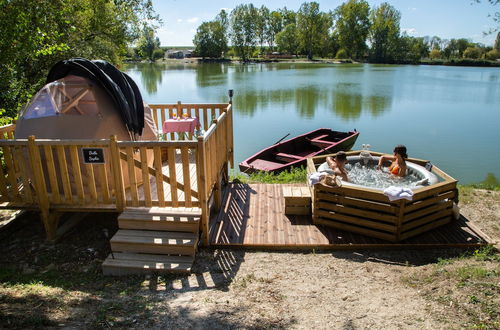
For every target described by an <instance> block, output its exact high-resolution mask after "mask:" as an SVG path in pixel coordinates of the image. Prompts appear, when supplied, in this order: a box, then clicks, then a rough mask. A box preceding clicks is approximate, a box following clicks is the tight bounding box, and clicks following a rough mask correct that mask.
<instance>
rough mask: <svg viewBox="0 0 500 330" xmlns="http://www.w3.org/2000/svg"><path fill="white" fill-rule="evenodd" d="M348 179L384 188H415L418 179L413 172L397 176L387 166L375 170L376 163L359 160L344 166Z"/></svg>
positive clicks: (362, 184)
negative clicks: (363, 162)
mask: <svg viewBox="0 0 500 330" xmlns="http://www.w3.org/2000/svg"><path fill="white" fill-rule="evenodd" d="M345 169H346V170H347V176H348V178H349V181H350V182H352V183H355V184H359V185H361V186H365V187H372V188H379V189H385V188H388V187H390V186H395V187H402V188H415V187H416V186H417V182H418V181H419V180H420V178H419V177H417V176H416V175H414V174H411V173H410V174H407V175H406V176H404V177H398V176H395V175H392V174H391V173H389V170H388V168H387V167H383V168H382V170H377V167H376V164H374V163H373V162H372V163H371V164H367V165H364V164H362V163H361V162H356V163H354V164H351V163H348V164H346V166H345Z"/></svg>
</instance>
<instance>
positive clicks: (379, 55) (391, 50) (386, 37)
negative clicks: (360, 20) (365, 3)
mask: <svg viewBox="0 0 500 330" xmlns="http://www.w3.org/2000/svg"><path fill="white" fill-rule="evenodd" d="M400 20H401V14H400V12H399V11H398V10H396V8H394V7H393V6H391V5H390V4H388V3H387V2H384V3H382V4H381V5H380V6H378V7H376V8H374V9H373V10H372V11H371V13H370V22H371V26H370V32H369V40H370V43H371V48H370V60H371V61H373V62H377V63H390V62H393V61H394V60H395V59H396V57H397V56H398V51H399V49H398V48H399V31H400V27H399V22H400Z"/></svg>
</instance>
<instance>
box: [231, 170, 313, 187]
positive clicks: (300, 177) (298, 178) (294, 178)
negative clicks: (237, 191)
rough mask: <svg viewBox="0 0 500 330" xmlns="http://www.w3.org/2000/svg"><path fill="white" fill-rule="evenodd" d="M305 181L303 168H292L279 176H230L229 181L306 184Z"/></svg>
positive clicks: (270, 174)
mask: <svg viewBox="0 0 500 330" xmlns="http://www.w3.org/2000/svg"><path fill="white" fill-rule="evenodd" d="M306 180H307V171H306V169H305V168H304V167H300V168H292V169H291V170H289V171H288V170H287V171H283V172H281V173H279V174H272V173H268V172H258V173H252V174H250V175H247V174H243V173H237V174H233V175H231V181H236V182H241V183H306Z"/></svg>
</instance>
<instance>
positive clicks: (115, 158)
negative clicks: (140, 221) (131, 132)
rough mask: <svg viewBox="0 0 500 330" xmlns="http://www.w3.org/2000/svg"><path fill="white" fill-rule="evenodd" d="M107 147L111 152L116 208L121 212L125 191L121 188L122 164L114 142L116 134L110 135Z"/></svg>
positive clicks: (123, 206)
mask: <svg viewBox="0 0 500 330" xmlns="http://www.w3.org/2000/svg"><path fill="white" fill-rule="evenodd" d="M109 149H110V154H111V169H112V171H113V179H114V181H115V198H116V209H117V210H118V212H122V211H123V209H124V208H125V191H124V189H123V174H122V166H121V164H120V151H119V150H118V144H117V143H116V135H111V137H110V138H109Z"/></svg>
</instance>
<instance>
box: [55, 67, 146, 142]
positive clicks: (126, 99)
mask: <svg viewBox="0 0 500 330" xmlns="http://www.w3.org/2000/svg"><path fill="white" fill-rule="evenodd" d="M68 75H75V76H80V77H84V78H88V79H89V80H90V81H92V82H93V83H95V84H97V85H99V86H100V87H102V89H104V91H105V92H106V93H107V94H108V95H109V96H110V98H111V99H112V101H113V103H114V105H115V108H116V109H118V111H119V113H120V116H121V118H122V120H123V123H124V124H125V125H126V127H127V128H128V130H129V131H130V132H132V133H133V134H134V135H142V130H143V128H144V105H143V101H142V97H141V93H140V92H139V89H138V87H137V85H136V84H135V82H134V81H133V80H132V79H131V78H130V77H129V76H128V75H127V74H125V73H123V72H121V71H120V70H118V69H117V68H116V67H114V66H113V65H111V64H110V63H108V62H106V61H100V60H99V61H90V60H87V59H84V58H72V59H69V60H63V61H60V62H58V63H56V64H55V65H54V66H53V67H52V68H51V69H50V71H49V74H48V75H47V83H50V82H53V81H56V80H59V79H62V78H64V77H66V76H68Z"/></svg>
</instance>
